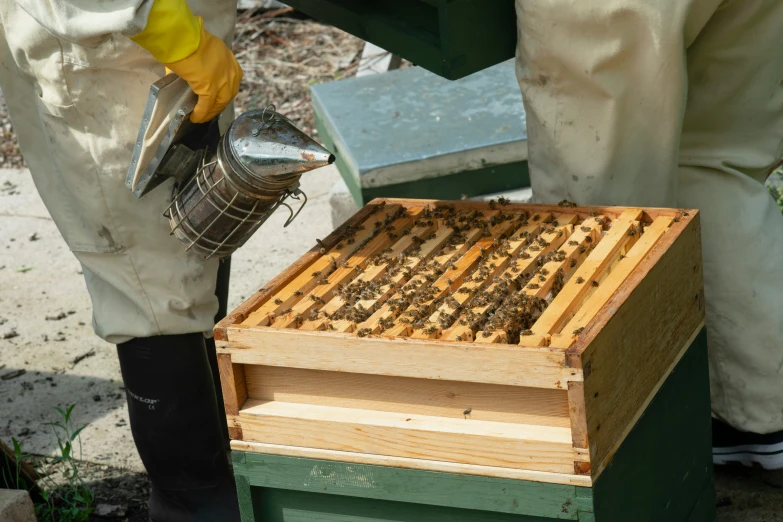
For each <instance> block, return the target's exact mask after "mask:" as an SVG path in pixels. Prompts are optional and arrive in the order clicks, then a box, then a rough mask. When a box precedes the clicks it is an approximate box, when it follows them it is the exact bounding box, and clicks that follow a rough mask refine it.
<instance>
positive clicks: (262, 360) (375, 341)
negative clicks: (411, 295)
mask: <svg viewBox="0 0 783 522" xmlns="http://www.w3.org/2000/svg"><path fill="white" fill-rule="evenodd" d="M227 333H228V339H229V340H228V341H227V342H224V343H220V346H219V348H220V353H227V354H231V360H232V361H233V362H234V363H236V364H262V365H268V366H286V367H290V368H308V369H313V370H329V371H339V372H351V373H366V374H370V375H392V376H399V377H415V378H421V379H443V380H450V381H466V382H486V383H490V384H508V385H512V386H531V387H534V388H553V389H561V390H563V389H566V382H567V381H573V380H577V381H578V380H581V379H582V375H581V370H579V369H575V368H565V354H563V352H562V351H560V350H550V349H549V348H528V347H521V346H508V345H469V344H464V343H450V342H443V341H436V342H432V341H417V340H411V339H383V338H380V337H365V338H358V337H356V336H353V335H346V334H337V333H332V332H300V331H297V330H289V329H276V328H247V327H242V326H233V327H229V328H228V330H227ZM421 361H427V364H421ZM520 368H524V369H525V371H520Z"/></svg>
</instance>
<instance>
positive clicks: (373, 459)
mask: <svg viewBox="0 0 783 522" xmlns="http://www.w3.org/2000/svg"><path fill="white" fill-rule="evenodd" d="M231 450H232V451H235V452H240V451H246V452H249V453H254V454H259V455H280V456H289V457H297V458H307V459H321V460H326V461H335V462H344V463H355V464H366V465H373V466H384V467H386V468H390V469H410V470H421V471H434V472H438V473H455V474H458V475H469V476H478V477H496V478H506V479H511V480H515V481H516V480H520V481H522V480H524V481H530V482H539V483H548V484H563V485H567V486H582V487H590V486H592V479H591V478H590V477H589V476H580V475H571V474H561V473H547V472H544V471H531V470H526V469H515V468H499V467H493V466H476V465H474V464H458V463H454V462H443V461H438V460H425V459H411V458H405V457H390V456H388V455H370V454H367V453H356V452H350V451H336V450H325V449H316V448H302V447H298V446H283V445H279V444H265V443H262V442H249V441H243V440H233V441H231Z"/></svg>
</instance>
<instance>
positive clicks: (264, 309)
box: [242, 205, 401, 326]
mask: <svg viewBox="0 0 783 522" xmlns="http://www.w3.org/2000/svg"><path fill="white" fill-rule="evenodd" d="M400 208H401V207H400V205H385V206H384V207H383V208H382V209H380V210H379V211H378V212H377V213H375V214H370V215H369V216H368V217H367V218H365V220H364V221H363V222H362V224H361V225H360V226H362V227H364V229H363V230H359V231H357V232H356V235H355V236H354V237H353V241H354V242H353V243H352V244H350V245H349V244H347V243H348V241H347V240H346V241H345V242H344V243H338V244H335V245H334V246H332V247H331V248H329V249H328V250H327V251H326V252H325V253H324V255H320V257H318V258H317V259H315V260H314V261H313V262H312V264H310V265H309V267H308V269H307V270H304V271H302V272H300V273H299V275H298V276H297V277H295V278H294V279H293V280H291V281H290V282H289V283H287V284H286V285H285V286H284V287H282V288H281V289H279V290H278V291H277V292H276V293H275V294H274V295H271V296H269V298H268V300H267V301H266V302H265V303H263V304H261V305H260V306H259V307H258V308H257V309H256V310H255V311H254V312H253V313H251V314H250V315H249V316H248V317H247V319H245V320H244V321H242V324H243V325H245V326H264V325H267V324H269V323H270V318H274V316H275V314H278V313H280V312H281V311H282V310H285V309H286V308H289V307H291V306H292V305H293V304H294V303H296V302H297V301H298V300H299V298H300V297H301V295H302V294H303V293H304V292H308V291H309V290H310V289H312V288H313V287H314V286H315V285H316V284H317V277H314V276H313V275H312V274H313V273H316V272H317V273H318V274H319V276H318V277H326V276H327V275H329V273H331V271H332V270H333V266H332V260H334V262H335V263H337V264H339V263H342V262H343V261H345V260H346V259H347V258H348V257H349V256H351V255H352V254H353V253H354V252H356V251H357V250H359V249H360V248H361V247H362V243H363V242H364V241H366V240H368V239H370V238H371V237H372V236H373V234H374V233H375V226H374V223H375V222H376V221H384V220H385V219H386V218H387V217H389V216H392V215H394V214H395V212H397V210H398V209H400ZM338 246H339V247H340V248H337V247H338ZM275 299H278V300H279V302H275Z"/></svg>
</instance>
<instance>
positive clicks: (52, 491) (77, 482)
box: [20, 404, 95, 522]
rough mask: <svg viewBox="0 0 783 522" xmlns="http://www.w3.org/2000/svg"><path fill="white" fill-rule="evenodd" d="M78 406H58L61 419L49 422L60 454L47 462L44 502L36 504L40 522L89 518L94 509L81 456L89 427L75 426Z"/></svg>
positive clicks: (92, 496) (74, 521)
mask: <svg viewBox="0 0 783 522" xmlns="http://www.w3.org/2000/svg"><path fill="white" fill-rule="evenodd" d="M74 406H75V404H72V405H70V406H68V407H67V408H66V409H65V410H63V409H61V408H55V409H56V410H57V412H58V413H59V414H60V419H59V420H58V421H57V422H50V423H48V425H49V426H50V427H51V428H52V432H53V433H54V436H55V438H56V439H57V446H58V447H59V455H57V456H56V457H53V458H50V459H46V460H45V461H43V465H42V467H43V468H44V469H43V471H42V473H41V476H42V477H43V485H42V486H43V487H42V490H43V491H42V496H43V499H44V502H43V503H40V504H38V505H36V515H37V516H38V521H39V522H81V521H86V520H87V519H88V518H89V516H90V513H92V511H93V509H94V508H93V503H94V500H95V497H94V495H93V493H92V490H91V489H90V488H89V487H88V486H87V484H85V482H84V480H83V479H82V476H81V475H80V474H79V459H81V456H82V440H81V436H80V434H81V432H82V430H83V429H84V428H85V426H82V427H81V428H78V429H74V428H73V423H72V421H71V413H72V412H73V408H74ZM75 447H78V455H77V456H74V448H75ZM20 449H21V448H20ZM77 457H78V458H77ZM55 477H57V478H59V479H60V480H56V478H55Z"/></svg>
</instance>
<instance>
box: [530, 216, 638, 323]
mask: <svg viewBox="0 0 783 522" xmlns="http://www.w3.org/2000/svg"><path fill="white" fill-rule="evenodd" d="M641 217H642V211H641V210H640V209H631V210H626V211H624V212H623V213H622V215H621V216H620V217H618V218H617V219H615V220H614V221H613V222H612V227H611V228H610V229H609V231H608V232H607V233H606V234H605V235H604V237H603V238H602V239H601V240H600V241H599V242H598V245H596V247H595V248H594V249H593V251H592V252H590V254H589V255H588V256H587V259H586V260H585V261H584V262H583V263H582V265H581V266H580V267H579V269H578V270H577V271H576V272H575V273H574V275H573V277H571V279H570V280H569V281H568V282H567V283H566V284H565V286H563V289H562V290H561V291H560V293H559V294H558V295H557V297H555V298H554V299H553V300H552V302H551V303H549V306H548V307H547V308H546V310H544V312H543V313H542V314H541V317H539V318H538V320H537V321H536V323H535V324H534V325H533V327H532V328H531V330H532V331H533V333H536V334H539V335H546V334H554V333H559V332H560V331H561V329H562V328H563V326H565V324H566V323H567V322H568V321H569V320H570V319H571V317H573V315H574V313H576V310H577V309H578V308H579V307H580V306H581V305H582V303H583V302H584V299H585V297H586V296H587V294H588V292H589V291H590V290H591V282H592V281H594V280H595V279H599V278H600V277H601V275H602V274H603V272H604V271H605V270H607V269H608V267H609V264H610V263H611V262H612V261H613V260H614V259H615V258H617V257H618V256H619V255H620V253H621V251H622V250H623V248H625V247H626V245H627V244H628V242H629V241H632V240H634V239H635V236H629V235H628V232H629V231H630V230H632V228H633V227H634V226H635V222H636V221H638V220H639V219H641Z"/></svg>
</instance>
